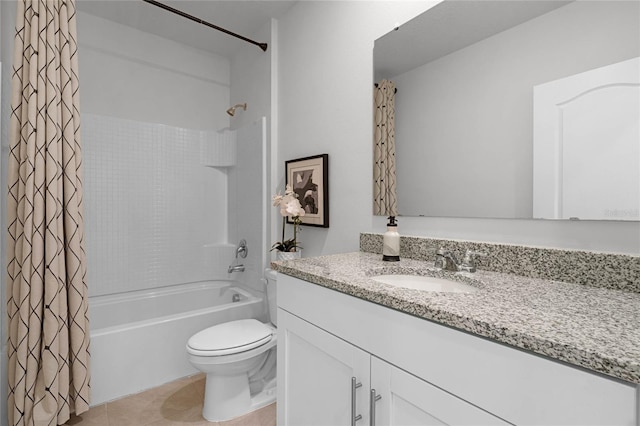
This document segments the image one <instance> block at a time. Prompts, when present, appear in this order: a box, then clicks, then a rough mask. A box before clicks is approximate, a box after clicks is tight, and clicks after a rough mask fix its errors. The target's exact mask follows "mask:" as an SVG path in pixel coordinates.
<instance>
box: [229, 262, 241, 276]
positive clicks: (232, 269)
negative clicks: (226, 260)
mask: <svg viewBox="0 0 640 426" xmlns="http://www.w3.org/2000/svg"><path fill="white" fill-rule="evenodd" d="M227 272H228V273H230V274H231V273H233V272H244V265H242V264H240V265H233V266H232V265H229V269H228V270H227Z"/></svg>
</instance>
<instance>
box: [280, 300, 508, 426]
mask: <svg viewBox="0 0 640 426" xmlns="http://www.w3.org/2000/svg"><path fill="white" fill-rule="evenodd" d="M278 333H279V338H280V341H279V345H280V346H279V347H278V351H279V353H278V358H279V365H280V366H281V367H279V368H280V369H281V370H282V371H284V374H283V375H282V376H281V377H280V378H279V379H278V380H279V382H278V383H280V384H281V385H280V386H279V389H280V390H281V393H280V395H279V396H278V401H279V403H278V408H279V412H278V423H279V424H280V425H295V426H298V425H319V426H320V425H348V424H356V425H375V424H378V425H390V426H393V425H405V426H406V425H421V426H429V425H447V424H469V425H507V424H508V423H506V422H504V421H502V420H500V419H498V418H497V417H495V416H492V415H490V414H488V413H486V412H485V411H483V410H481V409H479V408H477V407H474V406H473V405H471V404H469V403H467V402H465V401H463V400H461V399H459V398H456V397H455V396H452V395H450V394H448V393H446V392H444V391H442V390H440V389H438V388H437V387H435V386H433V385H431V384H430V383H428V382H426V381H424V380H421V379H419V378H417V377H415V376H413V375H411V374H409V373H407V372H405V371H403V370H401V369H399V368H397V367H395V366H393V365H391V364H389V363H387V362H385V361H383V360H381V359H379V358H376V357H374V356H371V354H369V353H367V352H365V351H363V350H361V349H359V348H357V347H355V346H353V345H351V344H349V343H347V342H345V341H344V340H342V339H339V338H338V337H336V336H334V335H332V334H330V333H328V332H326V331H324V330H322V329H320V328H318V327H316V326H314V325H312V324H310V323H308V322H306V321H304V320H303V319H301V318H298V317H296V316H294V315H292V314H290V313H288V312H287V311H284V310H282V309H280V310H278ZM280 408H282V409H280Z"/></svg>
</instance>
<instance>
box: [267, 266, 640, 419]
mask: <svg viewBox="0 0 640 426" xmlns="http://www.w3.org/2000/svg"><path fill="white" fill-rule="evenodd" d="M278 307H279V309H278V384H279V385H278V407H277V409H278V424H279V425H281V426H285V425H290V426H302V425H360V426H362V425H370V424H373V423H371V408H372V406H371V405H372V404H373V408H374V410H375V411H374V412H373V413H374V415H375V420H376V423H375V424H378V425H396V424H398V425H400V424H401V425H412V424H413V425H438V424H453V425H456V424H469V425H471V424H472V425H484V424H487V425H489V424H490V425H501V424H518V425H519V424H522V425H549V424H558V425H559V424H562V425H627V426H638V425H639V423H638V413H637V406H640V405H639V404H640V398H639V397H638V387H637V385H634V384H632V383H627V382H623V381H620V380H616V379H613V378H610V377H606V376H603V375H600V374H596V373H592V372H589V371H586V370H584V369H580V368H575V367H573V366H570V365H567V364H564V363H561V362H557V361H554V360H551V359H548V358H546V357H542V356H538V355H535V354H533V353H530V352H526V351H522V350H518V349H515V348H512V347H508V346H505V345H502V344H500V343H496V342H495V341H492V340H488V339H484V338H481V337H478V336H475V335H471V334H468V333H464V332H461V331H458V330H454V329H451V328H449V327H445V326H442V325H439V324H436V323H434V322H431V321H427V320H424V319H421V318H417V317H414V316H411V315H408V314H405V313H402V312H399V311H396V310H393V309H390V308H387V307H384V306H381V305H377V304H374V303H371V302H367V301H364V300H362V299H359V298H356V297H353V296H349V295H346V294H343V293H340V292H338V291H334V290H330V289H327V288H324V287H322V286H319V285H316V284H312V283H309V282H306V281H303V280H300V279H297V278H293V277H290V276H287V275H283V274H279V276H278ZM354 379H355V384H357V385H358V386H357V387H355V386H354V382H353V380H354ZM374 391H375V395H376V396H378V395H380V397H381V398H380V399H379V400H377V401H375V403H374V399H373V392H374ZM352 404H353V405H352ZM352 407H353V408H352ZM357 416H361V417H357ZM356 418H357V420H356Z"/></svg>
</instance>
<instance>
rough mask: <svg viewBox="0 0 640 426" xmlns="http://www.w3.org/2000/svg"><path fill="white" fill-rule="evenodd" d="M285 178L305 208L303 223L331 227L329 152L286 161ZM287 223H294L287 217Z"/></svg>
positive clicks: (301, 217) (302, 217)
mask: <svg viewBox="0 0 640 426" xmlns="http://www.w3.org/2000/svg"><path fill="white" fill-rule="evenodd" d="M284 167H285V180H286V183H287V185H291V187H292V188H293V191H294V192H295V193H296V194H298V200H299V201H300V204H301V205H302V207H303V208H304V209H305V215H304V216H300V219H301V221H302V223H301V224H302V225H307V226H317V227H320V228H328V227H329V154H320V155H314V156H311V157H304V158H296V159H295V160H287V161H285V162H284ZM287 223H293V222H292V221H291V219H290V218H289V217H287Z"/></svg>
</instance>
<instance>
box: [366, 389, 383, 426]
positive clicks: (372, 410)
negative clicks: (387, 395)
mask: <svg viewBox="0 0 640 426" xmlns="http://www.w3.org/2000/svg"><path fill="white" fill-rule="evenodd" d="M381 399H382V395H376V390H375V389H371V399H370V400H369V425H370V426H376V401H379V400H381Z"/></svg>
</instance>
